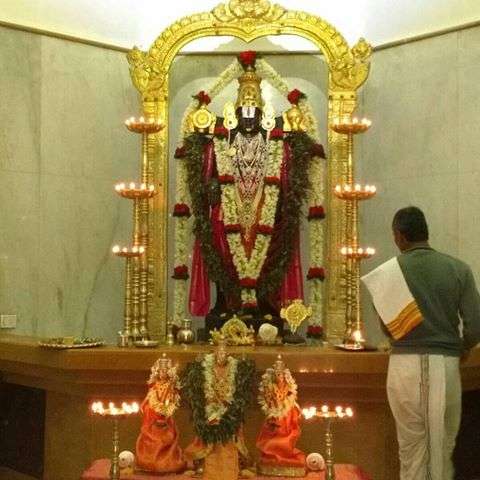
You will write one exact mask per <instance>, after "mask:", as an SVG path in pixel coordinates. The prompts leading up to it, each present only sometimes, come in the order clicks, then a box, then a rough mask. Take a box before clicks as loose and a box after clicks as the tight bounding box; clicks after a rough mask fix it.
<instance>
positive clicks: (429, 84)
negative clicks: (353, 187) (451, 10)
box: [359, 33, 458, 180]
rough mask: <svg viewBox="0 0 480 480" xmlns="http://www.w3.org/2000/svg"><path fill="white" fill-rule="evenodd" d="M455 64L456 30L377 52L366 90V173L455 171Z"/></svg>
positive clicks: (404, 175) (380, 175)
mask: <svg viewBox="0 0 480 480" xmlns="http://www.w3.org/2000/svg"><path fill="white" fill-rule="evenodd" d="M445 65H448V68H445ZM456 65H457V34H456V33H452V34H449V35H444V36H441V37H437V38H433V39H429V40H425V41H421V42H416V43H411V44H407V45H404V46H399V47H396V48H391V49H387V50H381V51H379V52H377V53H375V54H374V55H373V59H372V69H371V74H370V77H369V79H368V81H367V83H366V84H365V87H364V91H363V102H364V106H363V109H364V113H365V115H367V116H369V117H371V118H372V120H373V127H372V128H371V129H370V131H369V132H368V133H367V134H366V135H365V136H364V138H363V139H362V144H363V146H364V150H363V152H364V157H363V158H362V162H361V164H360V165H359V168H360V170H361V172H362V174H363V173H368V174H370V173H371V172H375V177H376V179H377V180H380V179H382V180H383V179H387V178H410V177H417V176H427V175H431V174H441V173H442V174H443V173H456V172H457V170H458V166H457V156H458V148H457V129H456V122H455V120H456V118H457V117H458V101H457V91H458V89H457V67H456Z"/></svg>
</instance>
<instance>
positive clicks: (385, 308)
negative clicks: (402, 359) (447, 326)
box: [362, 257, 423, 340]
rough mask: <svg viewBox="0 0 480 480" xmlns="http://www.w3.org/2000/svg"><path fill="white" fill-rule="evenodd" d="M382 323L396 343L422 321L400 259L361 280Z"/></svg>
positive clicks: (378, 268) (384, 264) (373, 271)
mask: <svg viewBox="0 0 480 480" xmlns="http://www.w3.org/2000/svg"><path fill="white" fill-rule="evenodd" d="M362 281H363V283H364V284H365V286H366V287H367V289H368V291H369V292H370V294H371V295H372V299H373V304H374V305H375V309H376V310H377V312H378V314H379V316H380V318H381V319H382V322H383V323H384V324H385V327H386V328H387V330H388V331H389V332H390V334H391V335H392V337H393V338H394V339H395V340H399V339H400V338H402V337H404V336H405V335H406V334H407V333H409V332H410V331H411V330H413V329H414V328H415V327H416V326H417V325H419V324H420V323H421V322H422V320H423V318H422V314H421V312H420V309H419V308H418V305H417V302H416V301H415V298H414V297H413V295H412V293H411V292H410V290H409V288H408V285H407V282H406V281H405V277H404V275H403V272H402V270H401V268H400V265H399V263H398V260H397V257H394V258H391V259H390V260H388V261H387V262H385V263H383V264H382V265H380V266H379V267H377V268H376V269H375V270H372V271H371V272H370V273H368V274H367V275H364V276H363V277H362Z"/></svg>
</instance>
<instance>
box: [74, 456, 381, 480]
mask: <svg viewBox="0 0 480 480" xmlns="http://www.w3.org/2000/svg"><path fill="white" fill-rule="evenodd" d="M109 471H110V460H108V459H106V458H102V459H99V460H95V461H94V462H93V464H92V465H91V466H90V468H88V469H87V470H85V472H83V475H82V480H108V479H109ZM335 477H336V480H372V479H371V477H369V476H368V475H367V474H366V473H365V472H364V471H363V470H362V469H361V468H360V467H357V466H355V465H335ZM120 478H121V479H125V480H159V479H161V480H192V478H193V477H191V476H187V475H162V476H159V475H148V474H140V473H138V474H133V475H128V476H127V475H125V476H123V475H120ZM274 478H275V479H276V480H292V478H291V477H274ZM304 478H305V479H306V480H324V479H325V472H318V473H317V472H309V473H308V474H307V476H306V477H304ZM250 480H272V477H261V476H259V477H253V478H251V479H250Z"/></svg>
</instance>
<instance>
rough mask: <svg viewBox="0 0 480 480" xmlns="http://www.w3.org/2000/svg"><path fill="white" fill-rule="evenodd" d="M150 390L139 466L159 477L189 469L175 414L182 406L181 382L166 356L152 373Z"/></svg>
mask: <svg viewBox="0 0 480 480" xmlns="http://www.w3.org/2000/svg"><path fill="white" fill-rule="evenodd" d="M148 385H149V390H148V393H147V396H146V397H145V400H144V401H143V403H142V413H143V421H142V428H141V431H140V435H139V437H138V439H137V456H136V466H137V468H138V469H140V470H144V471H148V472H155V473H162V474H163V473H177V472H181V471H183V470H184V469H185V466H186V463H185V461H184V460H183V455H182V450H181V448H180V446H179V444H178V433H177V428H176V426H175V422H174V420H173V414H174V413H175V411H176V410H177V408H178V406H179V405H180V382H179V379H178V375H177V369H176V367H173V366H172V365H171V360H169V359H168V358H166V356H165V354H163V356H162V358H160V359H158V360H157V361H156V362H155V363H154V365H153V367H152V369H151V375H150V379H149V380H148Z"/></svg>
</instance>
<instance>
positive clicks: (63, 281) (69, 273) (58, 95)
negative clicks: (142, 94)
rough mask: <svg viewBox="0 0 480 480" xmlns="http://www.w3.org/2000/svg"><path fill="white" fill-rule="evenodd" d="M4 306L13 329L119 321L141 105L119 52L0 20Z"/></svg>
mask: <svg viewBox="0 0 480 480" xmlns="http://www.w3.org/2000/svg"><path fill="white" fill-rule="evenodd" d="M0 65H2V68H0V96H1V98H0V118H2V122H1V123H0V176H1V178H2V182H1V185H2V188H1V189H0V205H1V207H0V208H1V211H2V215H1V222H0V229H1V235H0V313H15V314H17V316H18V326H17V328H16V330H15V333H19V334H34V335H39V336H54V335H67V334H71V335H89V336H91V335H95V336H97V335H98V336H103V337H105V338H107V339H113V338H114V335H115V332H116V331H117V330H118V329H119V328H120V327H121V325H122V303H123V302H122V299H123V284H122V282H123V265H122V262H121V261H120V260H117V259H115V258H112V256H111V254H110V247H111V245H112V244H113V243H114V242H119V243H122V242H128V241H129V238H130V228H131V206H130V205H129V204H128V203H127V202H126V201H125V200H124V201H121V200H120V199H119V198H118V197H117V196H116V195H115V194H114V191H113V184H114V182H115V180H117V179H130V178H132V179H133V178H135V177H136V175H137V169H138V165H139V155H140V144H139V139H138V138H136V137H135V136H133V135H132V134H129V133H128V132H127V131H126V130H125V128H124V127H123V121H124V119H125V118H126V117H127V116H130V115H132V114H136V113H137V111H138V105H139V103H138V97H137V94H136V91H135V90H134V88H133V87H132V86H131V83H130V79H129V74H128V65H127V62H126V59H125V55H124V54H123V53H120V52H113V51H109V50H105V49H100V48H95V47H90V46H87V45H81V44H77V43H72V42H67V41H63V40H59V39H54V38H49V37H45V36H41V35H36V34H30V33H24V32H20V31H15V30H10V29H7V28H0Z"/></svg>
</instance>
